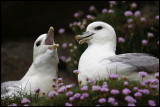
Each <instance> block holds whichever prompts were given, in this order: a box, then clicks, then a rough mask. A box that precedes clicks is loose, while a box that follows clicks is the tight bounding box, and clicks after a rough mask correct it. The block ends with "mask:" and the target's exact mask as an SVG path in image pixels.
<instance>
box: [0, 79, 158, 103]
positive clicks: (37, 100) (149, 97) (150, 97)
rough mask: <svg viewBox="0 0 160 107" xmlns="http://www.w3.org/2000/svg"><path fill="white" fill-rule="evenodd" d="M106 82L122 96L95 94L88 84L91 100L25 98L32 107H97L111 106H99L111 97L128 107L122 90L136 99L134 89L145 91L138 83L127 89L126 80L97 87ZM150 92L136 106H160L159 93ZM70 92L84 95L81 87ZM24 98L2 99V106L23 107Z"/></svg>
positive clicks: (60, 97)
mask: <svg viewBox="0 0 160 107" xmlns="http://www.w3.org/2000/svg"><path fill="white" fill-rule="evenodd" d="M104 81H107V84H108V88H109V90H111V89H118V90H119V91H120V94H118V95H112V94H110V92H106V93H102V92H93V91H92V86H91V84H88V91H87V92H88V93H89V98H85V99H84V100H80V99H76V100H74V101H73V102H70V101H69V98H68V97H66V95H65V93H63V94H59V95H57V96H55V97H54V98H53V99H50V98H49V97H48V96H41V97H40V96H38V94H31V95H24V97H26V98H28V99H29V100H30V101H31V102H30V103H29V105H30V106H65V103H66V102H70V103H72V104H73V105H74V106H95V105H97V104H98V105H102V106H103V105H104V106H111V104H109V103H107V102H106V103H104V104H99V102H98V100H99V98H102V97H103V98H106V100H108V98H109V97H114V98H115V99H116V101H117V102H118V104H119V106H127V104H128V103H127V101H125V100H124V97H125V96H124V95H123V94H122V90H123V89H124V88H128V89H130V90H131V91H132V93H130V94H129V95H131V96H133V97H134V93H135V92H134V91H133V87H135V86H138V87H139V89H143V87H141V86H140V83H139V82H136V81H128V83H129V85H128V86H127V87H126V86H124V85H123V83H124V80H123V79H121V80H102V81H97V82H96V84H97V85H100V86H101V85H102V84H103V82H104ZM148 89H149V90H150V94H149V95H144V94H143V95H142V97H140V98H135V97H134V98H135V99H136V100H137V103H136V106H148V100H154V101H155V102H156V105H157V106H159V93H158V92H157V91H156V90H151V89H150V88H148ZM70 91H73V93H74V94H75V93H77V92H78V93H83V92H82V91H81V90H80V87H79V86H76V87H73V88H72V89H70ZM21 100H22V97H16V96H15V97H13V98H5V99H1V105H2V106H6V105H9V104H12V103H16V104H17V105H18V106H23V104H21Z"/></svg>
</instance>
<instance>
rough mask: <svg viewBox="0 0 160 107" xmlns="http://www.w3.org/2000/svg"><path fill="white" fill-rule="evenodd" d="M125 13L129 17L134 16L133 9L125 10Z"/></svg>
mask: <svg viewBox="0 0 160 107" xmlns="http://www.w3.org/2000/svg"><path fill="white" fill-rule="evenodd" d="M124 15H125V16H126V17H129V16H132V15H133V13H132V12H131V11H125V12H124Z"/></svg>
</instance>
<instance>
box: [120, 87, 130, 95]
mask: <svg viewBox="0 0 160 107" xmlns="http://www.w3.org/2000/svg"><path fill="white" fill-rule="evenodd" d="M122 93H123V94H124V95H128V94H130V93H131V91H130V90H129V89H128V88H125V89H123V90H122Z"/></svg>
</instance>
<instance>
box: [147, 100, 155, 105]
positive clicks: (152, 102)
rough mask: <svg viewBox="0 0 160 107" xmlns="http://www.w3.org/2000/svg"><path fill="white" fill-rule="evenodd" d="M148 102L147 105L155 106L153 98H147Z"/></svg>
mask: <svg viewBox="0 0 160 107" xmlns="http://www.w3.org/2000/svg"><path fill="white" fill-rule="evenodd" d="M148 104H149V106H156V103H155V101H153V100H148Z"/></svg>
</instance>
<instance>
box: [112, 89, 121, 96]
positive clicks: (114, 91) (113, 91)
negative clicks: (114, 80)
mask: <svg viewBox="0 0 160 107" xmlns="http://www.w3.org/2000/svg"><path fill="white" fill-rule="evenodd" d="M111 94H113V95H117V94H119V90H116V89H112V90H111Z"/></svg>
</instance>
